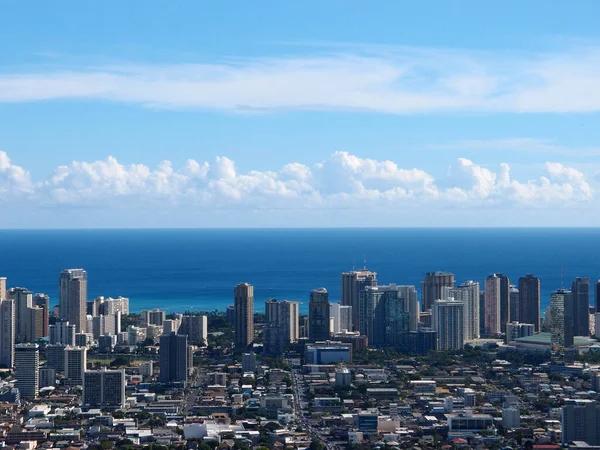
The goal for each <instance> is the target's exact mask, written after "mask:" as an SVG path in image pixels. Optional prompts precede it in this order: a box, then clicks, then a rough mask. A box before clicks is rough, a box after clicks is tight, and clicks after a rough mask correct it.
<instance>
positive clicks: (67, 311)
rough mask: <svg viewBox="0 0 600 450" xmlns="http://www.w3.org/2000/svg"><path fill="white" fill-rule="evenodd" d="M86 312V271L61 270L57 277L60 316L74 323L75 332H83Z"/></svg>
mask: <svg viewBox="0 0 600 450" xmlns="http://www.w3.org/2000/svg"><path fill="white" fill-rule="evenodd" d="M86 312H87V272H86V271H85V270H83V269H66V270H63V271H62V272H61V274H60V278H59V313H60V318H61V319H62V320H65V321H69V323H71V325H75V330H76V333H85V331H86V329H85V325H86V318H85V316H86Z"/></svg>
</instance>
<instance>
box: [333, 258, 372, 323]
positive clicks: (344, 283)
mask: <svg viewBox="0 0 600 450" xmlns="http://www.w3.org/2000/svg"><path fill="white" fill-rule="evenodd" d="M367 286H377V272H371V271H370V270H367V269H366V268H364V269H362V270H353V271H351V272H342V275H341V291H340V292H341V299H340V303H341V304H342V305H345V306H351V307H352V326H353V327H354V329H355V330H357V329H358V327H359V326H360V325H359V324H360V307H359V301H360V297H359V296H360V293H361V291H363V290H364V289H365V288H366V287H367ZM348 331H351V330H348Z"/></svg>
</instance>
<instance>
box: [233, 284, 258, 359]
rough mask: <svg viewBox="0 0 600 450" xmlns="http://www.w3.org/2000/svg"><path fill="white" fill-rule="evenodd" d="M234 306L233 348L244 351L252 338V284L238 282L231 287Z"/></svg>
mask: <svg viewBox="0 0 600 450" xmlns="http://www.w3.org/2000/svg"><path fill="white" fill-rule="evenodd" d="M233 296H234V307H235V328H234V330H235V350H236V351H237V352H242V351H245V350H246V348H247V347H248V346H249V345H250V344H251V343H252V341H253V340H254V286H252V285H251V284H248V283H241V284H238V285H237V286H236V287H235V288H234V289H233Z"/></svg>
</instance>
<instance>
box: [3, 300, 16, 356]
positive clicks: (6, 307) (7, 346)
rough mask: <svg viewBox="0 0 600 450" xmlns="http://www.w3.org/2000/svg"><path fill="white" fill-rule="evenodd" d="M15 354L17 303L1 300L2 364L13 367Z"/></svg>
mask: <svg viewBox="0 0 600 450" xmlns="http://www.w3.org/2000/svg"><path fill="white" fill-rule="evenodd" d="M14 353H15V302H14V301H13V300H2V299H0V364H1V365H2V366H4V367H12V366H13V364H14Z"/></svg>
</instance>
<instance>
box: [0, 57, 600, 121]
mask: <svg viewBox="0 0 600 450" xmlns="http://www.w3.org/2000/svg"><path fill="white" fill-rule="evenodd" d="M331 47H332V48H329V49H328V48H320V49H319V52H318V53H317V54H315V53H314V50H313V52H312V54H309V55H308V56H304V57H299V56H294V57H278V58H272V57H263V58H246V59H239V60H231V59H230V60H227V61H225V62H223V61H217V62H210V63H207V62H200V63H196V64H155V65H151V64H138V65H131V64H130V65H124V64H122V65H111V66H102V67H98V66H92V67H72V68H70V69H66V70H49V69H48V68H47V67H46V66H43V67H41V68H40V69H39V70H28V71H22V72H20V73H19V72H18V71H14V70H12V71H11V72H10V73H8V72H5V73H2V72H0V102H24V101H28V102H30V101H47V100H55V99H75V100H77V99H86V100H89V99H95V100H107V101H115V102H123V103H128V104H141V105H144V106H146V107H152V108H177V109H182V108H184V109H216V110H226V111H242V112H261V111H277V110H349V111H377V112H383V113H389V114H410V113H423V112H436V111H491V112H518V113H531V112H533V113H539V112H551V113H557V112H592V111H598V110H600V64H598V61H600V48H598V47H590V46H585V47H580V48H570V49H567V50H563V51H561V52H554V53H549V52H546V53H539V52H538V53H515V54H510V53H506V52H505V53H486V52H482V51H478V52H474V51H468V50H462V49H461V50H456V49H430V48H411V47H386V48H385V49H382V48H380V47H369V46H355V47H352V46H337V47H335V46H331Z"/></svg>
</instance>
